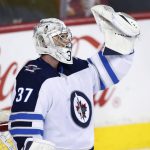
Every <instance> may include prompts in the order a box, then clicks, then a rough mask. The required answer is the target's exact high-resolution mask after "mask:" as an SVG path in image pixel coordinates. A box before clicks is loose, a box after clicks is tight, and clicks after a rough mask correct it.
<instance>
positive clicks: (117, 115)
mask: <svg viewBox="0 0 150 150" xmlns="http://www.w3.org/2000/svg"><path fill="white" fill-rule="evenodd" d="M97 4H106V5H110V6H112V7H113V8H114V9H115V11H121V12H122V11H123V12H125V13H128V14H130V15H132V17H134V18H135V19H137V21H138V23H139V25H140V28H141V36H140V37H139V39H138V40H137V41H136V43H135V52H136V53H135V58H134V62H133V65H132V67H131V69H130V71H129V73H128V74H127V76H126V77H125V78H124V79H123V80H122V81H121V82H120V83H119V84H117V85H115V86H113V87H111V88H109V89H106V90H104V91H100V92H99V93H98V94H97V95H96V96H95V97H94V104H95V114H94V116H95V150H148V149H150V92H149V89H150V88H149V85H150V79H149V77H150V59H149V57H150V50H149V49H150V46H149V37H150V29H149V28H150V0H0V121H1V120H3V118H7V117H9V110H10V109H11V93H12V90H13V85H14V80H15V77H16V75H17V73H18V72H19V70H20V69H21V67H22V66H23V65H24V64H25V63H26V62H27V61H28V60H30V59H34V58H37V57H38V55H37V54H36V51H35V48H34V43H33V40H32V35H33V27H34V26H35V24H36V23H37V22H38V21H39V20H40V19H43V18H49V17H56V18H59V19H62V20H63V21H64V22H65V23H66V24H67V25H68V26H69V28H70V29H71V32H72V33H73V41H72V42H73V55H74V56H77V57H80V58H82V59H86V58H87V57H90V56H91V55H93V54H94V53H96V52H97V51H98V50H100V48H101V46H102V44H103V42H104V37H103V35H102V33H101V32H100V31H99V28H98V26H97V25H96V23H95V20H94V18H93V16H92V14H91V11H90V8H91V7H92V6H94V5H97ZM60 97H61V95H60ZM5 112H6V113H5ZM1 114H3V115H1ZM2 130H3V131H4V130H7V122H2V121H1V124H0V132H2Z"/></svg>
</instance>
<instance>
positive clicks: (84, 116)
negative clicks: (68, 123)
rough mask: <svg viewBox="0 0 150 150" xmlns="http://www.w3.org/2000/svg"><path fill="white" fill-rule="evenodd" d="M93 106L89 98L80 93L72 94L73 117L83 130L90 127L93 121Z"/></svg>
mask: <svg viewBox="0 0 150 150" xmlns="http://www.w3.org/2000/svg"><path fill="white" fill-rule="evenodd" d="M91 115H92V106H91V102H90V100H89V99H88V97H87V96H86V95H85V94H84V93H82V92H80V91H74V92H73V93H72V94H71V116H72V118H73V120H74V122H75V123H76V124H77V125H78V126H80V127H83V128H86V127H88V125H89V124H90V121H91Z"/></svg>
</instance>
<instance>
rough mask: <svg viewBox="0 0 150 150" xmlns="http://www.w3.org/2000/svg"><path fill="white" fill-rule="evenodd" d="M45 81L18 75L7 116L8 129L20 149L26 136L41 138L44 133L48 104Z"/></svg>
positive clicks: (48, 98)
mask: <svg viewBox="0 0 150 150" xmlns="http://www.w3.org/2000/svg"><path fill="white" fill-rule="evenodd" d="M20 76H21V75H20ZM45 82H46V81H44V82H39V80H37V79H36V78H32V75H31V77H28V76H26V77H24V78H23V77H18V78H17V80H16V86H15V90H14V95H13V97H14V98H13V104H12V109H11V115H10V118H9V131H10V133H11V134H12V136H13V137H14V139H15V141H16V142H17V146H18V149H19V150H20V149H21V148H22V147H23V145H24V142H25V140H26V138H29V137H35V138H41V139H42V136H43V133H44V120H45V117H46V114H47V112H48V110H49V106H50V100H51V99H50V97H49V96H48V95H47V93H48V92H47V88H46V87H45V85H46V84H45Z"/></svg>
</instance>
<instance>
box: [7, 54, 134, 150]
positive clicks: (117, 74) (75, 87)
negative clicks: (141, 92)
mask: <svg viewBox="0 0 150 150" xmlns="http://www.w3.org/2000/svg"><path fill="white" fill-rule="evenodd" d="M132 57H133V54H130V55H126V56H123V55H106V56H104V55H103V54H102V52H101V51H100V52H99V53H98V54H96V55H95V56H94V57H92V58H90V59H88V60H87V61H86V60H81V59H77V58H74V59H73V64H72V65H67V64H62V63H60V64H59V67H58V69H54V68H52V67H51V66H50V65H49V64H47V63H46V62H44V61H43V60H42V59H41V58H38V59H36V60H33V61H30V62H28V63H27V64H26V65H25V66H24V67H23V68H22V70H21V71H20V72H19V74H18V76H17V78H16V86H15V90H14V93H15V94H14V95H15V96H14V100H13V105H12V113H11V116H10V124H9V130H10V133H11V134H12V135H13V137H14V139H15V140H16V142H17V144H18V148H19V150H20V149H21V147H22V146H23V143H24V140H25V139H26V138H27V137H38V138H43V139H44V140H48V141H51V142H53V143H54V144H55V145H56V147H57V150H89V149H91V148H92V147H93V146H94V119H93V108H94V103H93V95H94V94H95V93H96V92H98V91H99V90H104V89H105V88H107V87H109V86H111V85H113V84H116V83H118V82H119V80H120V79H121V78H122V77H123V76H124V75H125V74H126V73H127V71H128V69H129V67H130V64H131V60H132Z"/></svg>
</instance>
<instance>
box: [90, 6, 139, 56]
mask: <svg viewBox="0 0 150 150" xmlns="http://www.w3.org/2000/svg"><path fill="white" fill-rule="evenodd" d="M91 11H92V13H93V15H94V18H95V20H96V23H97V24H98V25H99V27H100V29H101V31H102V32H103V34H104V38H105V46H106V47H108V48H109V49H112V50H114V51H116V52H119V53H121V54H130V53H131V52H132V51H133V49H134V41H135V39H136V38H137V36H138V35H139V34H140V28H139V25H138V24H137V22H136V21H135V20H134V19H133V18H132V17H131V16H129V15H127V14H125V13H121V12H115V11H114V9H113V8H111V7H110V6H107V5H96V6H93V7H92V8H91Z"/></svg>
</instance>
